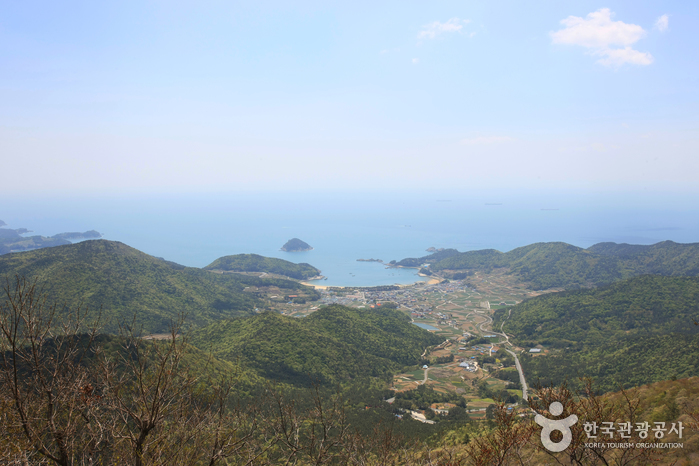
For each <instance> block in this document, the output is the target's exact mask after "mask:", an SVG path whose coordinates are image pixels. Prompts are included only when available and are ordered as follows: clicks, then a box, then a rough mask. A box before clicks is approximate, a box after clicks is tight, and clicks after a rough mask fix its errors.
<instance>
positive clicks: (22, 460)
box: [0, 277, 109, 465]
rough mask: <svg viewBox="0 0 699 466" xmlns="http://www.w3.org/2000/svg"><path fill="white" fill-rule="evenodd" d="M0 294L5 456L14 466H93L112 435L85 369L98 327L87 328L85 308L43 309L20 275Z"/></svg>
mask: <svg viewBox="0 0 699 466" xmlns="http://www.w3.org/2000/svg"><path fill="white" fill-rule="evenodd" d="M2 293H3V298H4V299H3V302H2V304H1V306H0V332H1V335H0V383H1V384H2V386H1V388H0V397H1V398H0V399H1V400H2V408H3V412H2V417H3V425H4V426H5V427H6V432H5V434H6V437H5V442H6V443H5V448H3V453H2V454H3V455H4V456H5V458H7V459H8V461H12V462H17V463H19V464H29V462H30V461H31V462H32V463H34V464H37V463H42V462H46V461H51V462H53V463H55V464H59V465H74V464H93V463H94V462H95V460H96V458H97V456H98V455H99V453H100V451H101V449H102V448H103V447H104V446H105V443H106V440H107V439H106V436H107V433H108V430H109V426H108V425H107V424H106V423H105V420H104V419H103V416H102V413H101V411H100V396H99V395H98V394H97V391H96V389H95V381H94V379H93V378H92V376H91V374H90V371H89V370H88V368H87V367H86V365H85V364H84V362H85V358H86V356H87V355H88V352H89V350H90V348H91V346H92V344H93V342H94V339H95V337H96V335H97V325H96V324H95V323H94V322H93V323H92V325H87V321H86V316H87V310H86V309H85V310H82V309H81V308H80V307H76V308H74V309H71V308H67V307H65V308H61V309H59V308H58V307H57V306H55V305H53V306H49V305H47V303H46V299H45V298H44V297H41V295H40V293H39V292H38V290H37V285H36V283H33V282H30V281H28V280H26V279H25V278H20V277H15V279H14V280H10V279H7V280H6V282H5V284H4V286H3V289H2Z"/></svg>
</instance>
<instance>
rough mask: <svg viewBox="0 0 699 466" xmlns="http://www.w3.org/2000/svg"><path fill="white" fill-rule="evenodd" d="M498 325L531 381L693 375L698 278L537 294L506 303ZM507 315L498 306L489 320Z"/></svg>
mask: <svg viewBox="0 0 699 466" xmlns="http://www.w3.org/2000/svg"><path fill="white" fill-rule="evenodd" d="M511 310H512V313H511V317H510V318H509V319H507V320H505V324H504V326H503V329H504V330H505V332H506V333H508V334H509V335H513V336H514V338H513V341H514V342H515V343H516V344H519V345H522V346H524V347H532V346H535V345H543V346H544V347H546V348H547V349H548V351H549V352H548V354H542V355H539V356H535V357H531V356H529V355H526V356H525V357H523V358H522V364H523V366H524V370H525V373H526V375H527V378H528V379H529V380H530V381H531V382H535V381H536V380H537V379H539V378H540V379H541V380H542V381H553V382H555V383H560V382H562V381H563V380H564V379H565V378H568V379H569V380H571V381H574V380H575V379H576V378H577V377H578V376H590V377H593V378H594V379H595V380H596V382H597V383H598V385H599V386H601V387H602V388H603V389H604V390H614V389H615V388H616V387H617V384H618V383H622V384H623V385H624V386H637V385H641V384H645V383H651V382H656V381H660V380H666V379H669V378H671V377H689V376H695V375H699V327H697V326H695V325H694V324H693V321H694V320H695V319H697V318H698V316H699V278H696V277H662V276H641V277H635V278H632V279H628V280H623V281H620V282H617V283H614V284H612V285H610V286H607V287H605V288H598V289H593V290H576V291H565V292H562V293H553V294H548V295H543V296H539V297H537V298H533V299H530V300H527V301H524V302H522V303H520V304H519V305H517V306H515V307H513V308H511ZM506 318H507V314H506V312H505V311H504V310H499V311H496V313H495V323H494V325H495V326H499V322H502V320H503V319H506Z"/></svg>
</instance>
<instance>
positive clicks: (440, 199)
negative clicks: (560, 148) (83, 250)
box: [0, 190, 699, 286]
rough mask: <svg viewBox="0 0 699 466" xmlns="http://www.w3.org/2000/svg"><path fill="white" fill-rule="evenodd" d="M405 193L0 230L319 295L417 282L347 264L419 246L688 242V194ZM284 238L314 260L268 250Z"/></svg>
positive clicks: (139, 209)
mask: <svg viewBox="0 0 699 466" xmlns="http://www.w3.org/2000/svg"><path fill="white" fill-rule="evenodd" d="M417 191H418V192H417V193H381V194H378V193H353V194H347V193H345V194H332V195H330V194H317V193H316V194H303V193H293V194H267V193H257V194H250V193H245V194H242V193H241V194H225V195H214V194H209V195H203V194H198V195H171V196H164V195H163V196H153V195H144V196H140V197H139V196H130V197H124V196H122V197H99V196H95V197H89V196H83V197H63V198H40V197H35V198H31V199H27V198H26V197H22V198H17V199H15V200H13V199H4V200H0V219H2V220H4V221H5V222H6V223H7V224H8V227H10V228H20V227H25V228H28V229H30V230H33V231H34V232H35V234H41V235H46V236H50V235H53V234H56V233H60V232H65V231H85V230H91V229H95V230H98V231H100V232H101V233H103V234H104V238H106V239H110V240H116V241H121V242H123V243H126V244H128V245H130V246H132V247H134V248H136V249H139V250H141V251H143V252H146V253H148V254H151V255H153V256H157V257H163V258H165V259H167V260H171V261H174V262H178V263H180V264H184V265H187V266H193V267H203V266H205V265H207V264H209V263H211V262H212V261H213V260H214V259H216V258H218V257H220V256H224V255H229V254H238V253H256V254H261V255H265V256H271V257H279V258H282V259H286V260H290V261H293V262H308V263H310V264H312V265H314V266H316V267H318V268H319V269H321V270H322V273H323V275H325V276H327V277H328V280H326V281H323V282H322V284H324V285H336V286H341V285H387V284H393V283H411V282H414V281H417V280H419V279H420V278H419V277H418V276H417V275H416V271H415V270H410V269H406V270H396V269H386V268H385V267H384V266H383V265H382V264H379V263H368V262H357V259H360V258H362V259H370V258H374V259H382V260H384V261H386V262H388V261H390V260H392V259H396V260H400V259H403V258H405V257H419V256H423V255H426V254H428V253H427V252H425V250H426V249H427V248H428V247H431V246H434V247H437V248H440V247H444V248H450V247H451V248H456V249H458V250H460V251H467V250H474V249H485V248H494V249H498V250H500V251H508V250H511V249H513V248H516V247H519V246H524V245H527V244H531V243H534V242H543V241H564V242H567V243H570V244H574V245H576V246H581V247H589V246H591V245H592V244H595V243H597V242H601V241H614V242H626V243H635V244H652V243H655V242H658V241H663V240H667V239H670V240H673V241H677V242H683V243H688V242H699V209H697V207H696V206H698V205H699V202H697V201H699V199H697V196H696V195H694V196H693V197H692V196H689V195H687V194H664V195H657V194H655V195H653V194H646V193H643V192H641V193H615V194H609V193H607V194H605V193H596V194H590V193H582V192H577V193H574V192H568V193H531V192H529V193H518V192H516V191H505V190H502V191H498V190H492V191H489V192H487V193H479V192H470V193H465V192H463V193H440V194H433V193H420V192H419V190H417ZM294 237H297V238H300V239H302V240H303V241H306V242H307V243H309V244H310V245H311V246H313V248H314V249H313V250H312V251H308V252H301V253H286V252H282V251H280V247H281V246H282V245H283V244H284V243H285V242H286V241H287V240H289V239H291V238H294Z"/></svg>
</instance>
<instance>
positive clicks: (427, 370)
mask: <svg viewBox="0 0 699 466" xmlns="http://www.w3.org/2000/svg"><path fill="white" fill-rule="evenodd" d="M430 369H432V368H431V367H428V368H427V369H425V378H424V379H423V380H422V384H423V385H424V384H426V383H427V373H428V372H429V371H430Z"/></svg>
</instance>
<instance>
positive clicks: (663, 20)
mask: <svg viewBox="0 0 699 466" xmlns="http://www.w3.org/2000/svg"><path fill="white" fill-rule="evenodd" d="M669 20H670V18H669V17H668V15H662V16H661V17H660V18H658V19H657V20H655V26H654V27H655V29H657V30H658V31H660V32H665V31H666V30H667V26H668V21H669Z"/></svg>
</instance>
